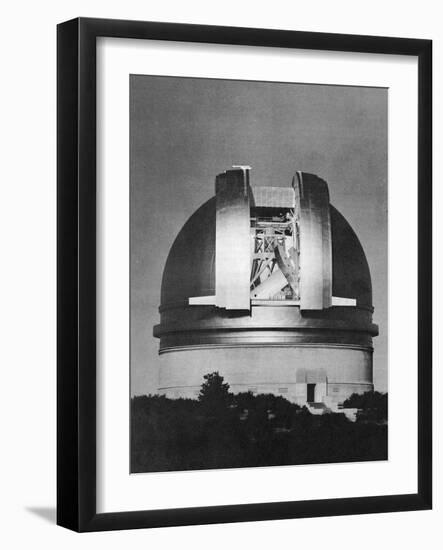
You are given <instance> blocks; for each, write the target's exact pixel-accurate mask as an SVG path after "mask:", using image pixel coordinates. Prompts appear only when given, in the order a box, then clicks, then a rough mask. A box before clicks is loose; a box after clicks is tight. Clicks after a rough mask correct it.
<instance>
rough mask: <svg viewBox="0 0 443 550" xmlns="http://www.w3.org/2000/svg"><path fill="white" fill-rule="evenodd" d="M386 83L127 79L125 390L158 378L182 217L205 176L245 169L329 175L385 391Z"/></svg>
mask: <svg viewBox="0 0 443 550" xmlns="http://www.w3.org/2000/svg"><path fill="white" fill-rule="evenodd" d="M387 108H388V90H387V89H385V88H367V87H350V86H326V85H315V84H294V83H275V82H250V81H235V80H214V79H200V78H181V77H180V78H179V77H163V76H148V75H131V76H130V208H131V212H130V239H131V243H130V246H131V290H130V293H131V296H130V304H131V357H130V363H131V365H130V368H131V394H132V395H140V394H147V393H155V392H156V390H157V384H158V368H159V355H158V347H159V341H158V339H156V338H154V337H153V336H152V329H153V326H154V325H155V324H157V323H158V322H159V320H160V317H159V313H158V307H159V305H160V286H161V277H162V272H163V268H164V265H165V262H166V258H167V255H168V252H169V249H170V247H171V245H172V243H173V241H174V239H175V237H176V236H177V233H178V232H179V231H180V229H181V227H182V226H183V224H184V223H185V222H186V220H187V219H188V218H189V217H190V216H191V215H192V214H193V212H194V211H195V210H196V209H197V208H198V207H199V206H200V205H201V204H203V203H204V202H205V201H206V200H208V199H209V198H211V197H212V196H213V195H214V180H215V176H216V175H217V174H219V173H220V172H223V171H224V170H226V169H228V168H230V167H231V166H232V165H239V164H240V165H249V166H251V167H252V169H251V174H250V178H251V180H250V182H251V184H252V185H268V186H285V187H286V186H288V185H290V183H291V180H292V176H293V175H294V173H295V172H296V171H298V170H301V171H305V172H310V173H314V174H317V175H318V176H320V177H321V178H323V179H325V180H326V181H327V182H328V186H329V193H330V200H331V204H333V205H334V206H335V207H336V208H337V209H338V210H339V211H340V212H341V213H342V214H343V216H344V217H345V218H346V219H347V221H348V222H349V223H350V224H351V226H352V228H353V229H354V231H355V232H356V234H357V236H358V237H359V240H360V242H361V244H362V246H363V249H364V251H365V253H366V257H367V260H368V263H369V268H370V271H371V277H372V288H373V304H374V309H375V311H374V322H375V323H376V324H378V325H379V330H380V334H379V336H378V337H376V338H374V385H375V389H377V390H379V391H387V346H388V338H387V336H388V335H387V327H388V322H387V316H388V312H387V302H388V299H387V298H388V297H387V274H388V264H387V258H388V244H387V184H388V183H387V173H388V172H387V160H388V159H387V137H388V126H387Z"/></svg>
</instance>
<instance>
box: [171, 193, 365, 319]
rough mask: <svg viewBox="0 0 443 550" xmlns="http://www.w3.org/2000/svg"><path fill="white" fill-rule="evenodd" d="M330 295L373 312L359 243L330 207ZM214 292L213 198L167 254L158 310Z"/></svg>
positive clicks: (341, 217)
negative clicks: (354, 300) (192, 297)
mask: <svg viewBox="0 0 443 550" xmlns="http://www.w3.org/2000/svg"><path fill="white" fill-rule="evenodd" d="M330 214H331V237H332V293H333V295H334V296H340V297H342V298H355V299H356V300H357V307H361V308H365V309H366V308H368V309H371V310H372V285H371V276H370V272H369V266H368V262H367V260H366V256H365V253H364V251H363V248H362V246H361V244H360V241H359V239H358V237H357V235H356V234H355V232H354V230H353V229H352V227H351V226H350V225H349V223H348V222H347V221H346V219H345V218H344V217H343V216H342V214H340V212H339V211H338V210H337V209H336V208H334V207H333V206H332V205H331V206H330ZM214 293H215V197H213V198H211V199H209V200H208V201H207V202H206V203H204V204H203V205H202V206H201V207H200V208H199V209H198V210H197V211H196V212H195V213H194V214H193V215H192V216H191V217H190V218H189V219H188V221H187V222H186V223H185V225H184V226H183V228H182V229H181V231H180V232H179V234H178V235H177V238H176V239H175V241H174V243H173V245H172V247H171V250H170V252H169V255H168V258H167V261H166V265H165V268H164V272H163V279H162V287H161V309H163V308H165V307H168V306H175V305H187V304H188V299H189V298H190V297H191V296H211V295H214Z"/></svg>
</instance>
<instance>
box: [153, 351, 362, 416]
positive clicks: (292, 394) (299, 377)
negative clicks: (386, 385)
mask: <svg viewBox="0 0 443 550" xmlns="http://www.w3.org/2000/svg"><path fill="white" fill-rule="evenodd" d="M160 363H161V366H160V371H159V393H160V394H164V395H166V396H167V397H170V398H178V397H189V398H196V397H197V395H198V393H199V390H200V386H201V384H202V383H203V382H204V379H203V376H204V375H205V374H207V373H210V372H214V371H218V372H219V373H220V374H221V375H222V376H223V377H224V378H225V381H226V382H228V383H229V385H230V388H231V391H232V392H234V393H238V392H246V391H252V392H254V393H273V394H275V395H281V396H283V397H285V398H286V399H288V400H290V401H293V402H296V403H298V404H301V405H302V404H304V403H306V401H307V393H308V385H310V384H311V385H314V386H311V388H310V389H311V391H312V389H313V391H314V400H315V401H316V402H332V403H340V402H342V401H343V400H344V399H346V398H347V397H348V396H349V395H351V394H352V393H354V392H357V393H363V392H364V391H368V390H370V389H372V387H373V386H372V352H371V351H370V350H368V349H349V348H340V347H310V346H303V347H287V348H231V349H201V350H189V351H179V352H172V353H166V354H164V355H162V356H161V357H160ZM313 365H315V366H313Z"/></svg>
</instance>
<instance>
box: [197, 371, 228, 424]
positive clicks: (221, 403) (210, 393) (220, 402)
mask: <svg viewBox="0 0 443 550" xmlns="http://www.w3.org/2000/svg"><path fill="white" fill-rule="evenodd" d="M203 378H204V380H205V382H204V383H203V384H202V387H201V390H200V393H199V394H198V400H199V401H200V403H201V404H202V406H203V407H204V408H205V409H206V410H207V412H208V413H210V414H218V413H220V412H222V411H224V410H226V409H227V408H228V407H229V405H230V404H231V403H232V397H233V396H232V393H230V391H229V384H227V383H225V382H224V378H223V376H220V374H219V373H218V372H212V373H209V374H205V376H204V377H203Z"/></svg>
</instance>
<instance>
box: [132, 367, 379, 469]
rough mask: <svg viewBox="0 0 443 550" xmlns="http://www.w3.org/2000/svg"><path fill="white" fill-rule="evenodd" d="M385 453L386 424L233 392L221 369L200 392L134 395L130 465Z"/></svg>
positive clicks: (281, 461) (339, 458)
mask: <svg viewBox="0 0 443 550" xmlns="http://www.w3.org/2000/svg"><path fill="white" fill-rule="evenodd" d="M352 397H353V396H352ZM352 402H353V403H354V402H355V401H352ZM353 406H354V405H353ZM386 458H387V426H386V425H383V424H380V423H378V422H373V421H371V420H370V419H368V418H366V419H365V421H364V422H362V421H360V422H356V423H352V422H350V421H349V420H347V418H346V417H345V416H344V415H342V414H326V415H323V416H313V415H311V414H310V413H309V411H308V410H307V409H306V408H304V407H303V408H301V407H299V406H298V405H295V404H293V403H290V402H289V401H287V400H286V399H284V398H283V397H279V396H275V395H257V396H254V395H253V394H252V393H240V394H237V395H235V396H234V395H233V394H231V393H230V392H229V386H228V385H227V384H224V383H223V378H222V377H221V376H219V374H218V373H212V374H210V375H207V376H205V383H204V384H203V386H202V390H201V392H200V394H199V399H198V400H192V399H167V398H166V397H161V396H140V397H134V398H133V399H132V402H131V471H132V472H158V471H171V470H197V469H198V470H201V469H210V468H239V467H253V466H276V465H291V464H310V463H311V464H312V463H326V462H346V461H364V460H385V459H386Z"/></svg>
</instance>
